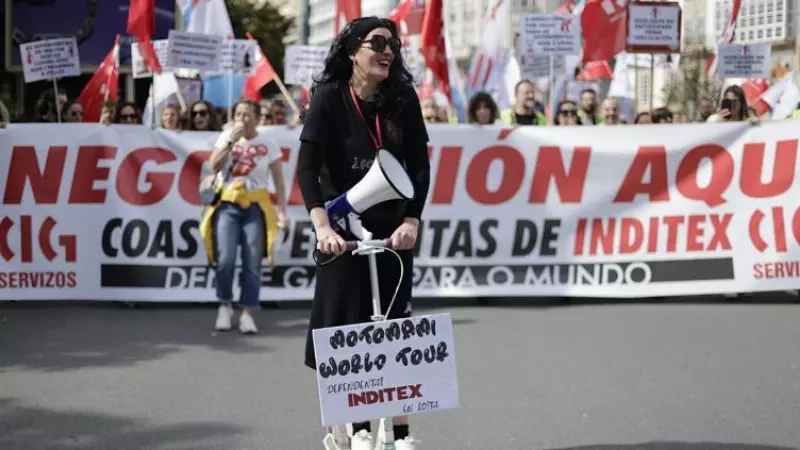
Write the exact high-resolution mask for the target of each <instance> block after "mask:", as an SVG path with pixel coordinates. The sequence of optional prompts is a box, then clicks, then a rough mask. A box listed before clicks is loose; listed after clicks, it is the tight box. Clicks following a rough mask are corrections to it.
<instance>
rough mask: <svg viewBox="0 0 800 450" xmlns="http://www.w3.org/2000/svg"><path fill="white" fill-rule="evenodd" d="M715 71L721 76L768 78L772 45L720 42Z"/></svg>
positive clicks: (764, 43) (765, 43)
mask: <svg viewBox="0 0 800 450" xmlns="http://www.w3.org/2000/svg"><path fill="white" fill-rule="evenodd" d="M717 58H718V60H717V73H718V74H719V76H720V77H722V78H769V72H770V62H771V59H772V46H771V45H770V44H769V43H768V42H762V43H758V44H720V45H719V47H718V49H717Z"/></svg>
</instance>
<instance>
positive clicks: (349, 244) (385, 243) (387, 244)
mask: <svg viewBox="0 0 800 450" xmlns="http://www.w3.org/2000/svg"><path fill="white" fill-rule="evenodd" d="M359 244H361V245H364V246H367V247H384V248H388V249H391V248H392V240H391V239H376V240H370V241H345V243H344V245H345V249H347V251H348V252H352V251H353V250H355V249H357V248H358V247H359Z"/></svg>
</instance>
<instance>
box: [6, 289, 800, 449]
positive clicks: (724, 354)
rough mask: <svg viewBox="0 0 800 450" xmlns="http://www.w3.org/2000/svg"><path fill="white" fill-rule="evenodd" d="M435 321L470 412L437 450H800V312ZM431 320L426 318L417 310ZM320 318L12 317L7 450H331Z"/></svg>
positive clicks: (429, 429)
mask: <svg viewBox="0 0 800 450" xmlns="http://www.w3.org/2000/svg"><path fill="white" fill-rule="evenodd" d="M704 301H705V303H699V302H695V303H689V302H685V301H682V302H681V303H672V304H657V303H648V304H602V303H594V302H588V303H584V304H580V305H570V306H554V305H550V306H547V305H539V306H527V307H526V306H520V304H521V303H515V302H507V303H505V304H503V305H495V304H493V305H489V306H475V305H474V303H473V304H472V306H463V305H462V306H451V305H448V306H447V307H444V306H441V305H438V306H434V307H428V308H425V311H426V312H433V311H443V310H446V311H450V312H451V313H452V314H453V318H454V321H455V323H456V329H455V332H456V354H457V362H458V369H459V386H460V391H461V407H460V408H459V409H456V410H452V411H444V412H438V413H432V414H426V415H420V416H417V417H416V418H415V419H414V421H413V423H414V427H415V430H416V434H417V435H418V437H419V439H421V440H422V442H423V444H424V449H425V450H455V449H481V450H484V449H486V450H500V449H526V450H527V449H543V450H545V449H546V450H589V449H598V450H611V449H619V450H634V449H642V450H689V449H693V450H695V449H696V450H783V449H795V448H799V447H800V305H798V304H797V303H796V301H797V299H796V298H793V297H788V296H785V295H784V294H765V295H762V296H759V297H753V298H748V299H747V300H746V301H747V303H744V301H743V300H742V299H739V300H738V301H736V302H734V303H730V302H727V301H724V300H722V299H712V300H704ZM419 312H422V311H418V313H419ZM307 314H308V309H307V308H305V307H299V306H292V307H286V306H282V307H280V308H278V309H265V310H263V311H261V312H260V313H259V315H258V323H259V325H260V328H261V333H260V334H259V335H257V336H253V337H245V336H241V335H239V334H238V333H225V334H218V333H215V332H213V330H212V325H213V320H214V316H215V311H214V309H213V308H212V307H209V306H180V305H178V306H176V305H169V306H149V307H143V308H140V309H127V308H125V307H122V306H120V305H111V304H98V305H81V304H69V305H53V304H40V303H14V304H0V342H2V348H1V349H0V449H3V450H54V449H80V450H88V449H98V450H112V449H113V450H134V449H136V450H140V449H148V450H162V449H163V450H166V449H170V450H183V449H186V450H189V449H191V450H212V449H213V450H218V449H236V450H249V449H276V450H301V449H321V448H322V445H321V439H322V437H323V429H322V427H321V426H320V425H319V424H320V417H319V407H318V402H317V393H316V387H315V386H316V385H315V378H314V373H313V372H312V371H311V370H309V369H306V368H305V367H303V365H302V354H303V345H304V339H305V331H306V319H307Z"/></svg>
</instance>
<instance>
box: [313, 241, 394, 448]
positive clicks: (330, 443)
mask: <svg viewBox="0 0 800 450" xmlns="http://www.w3.org/2000/svg"><path fill="white" fill-rule="evenodd" d="M361 234H362V235H363V236H364V240H362V241H347V242H346V243H345V244H346V248H347V251H350V252H351V253H352V254H353V255H366V257H367V261H368V262H369V278H370V285H371V286H370V287H371V291H372V317H371V318H370V319H371V320H372V321H373V322H381V321H384V320H386V315H385V314H384V313H383V311H382V308H381V294H380V288H379V284H378V262H377V258H376V257H375V255H376V254H378V253H381V252H384V251H389V252H392V253H394V255H395V256H397V261H398V263H399V264H400V279H399V280H398V281H397V287H396V288H395V291H394V295H393V296H392V301H391V303H389V308H388V309H387V313H388V312H389V311H391V310H392V306H393V305H394V300H395V298H396V297H397V292H398V291H399V290H400V283H401V280H402V279H403V261H402V260H401V259H400V255H399V254H398V253H397V252H395V251H394V250H393V249H392V248H391V247H392V243H391V240H389V239H381V240H371V239H370V238H371V237H372V233H370V232H368V231H366V230H364V229H363V228H362V233H361ZM317 259H318V254H317V253H316V252H315V257H314V260H315V261H316V262H317V265H324V264H326V263H329V262H331V261H332V259H330V260H328V261H326V262H324V263H321V262H320V261H318V260H317ZM352 436H353V431H352V426H351V425H350V424H347V425H346V426H343V425H334V426H333V427H329V429H328V434H327V435H326V436H325V439H323V440H322V443H323V445H325V449H326V450H349V449H350V438H352ZM394 442H395V439H394V421H393V420H392V418H391V417H384V418H382V419H380V423H379V427H378V434H377V436H376V438H375V450H395V445H394Z"/></svg>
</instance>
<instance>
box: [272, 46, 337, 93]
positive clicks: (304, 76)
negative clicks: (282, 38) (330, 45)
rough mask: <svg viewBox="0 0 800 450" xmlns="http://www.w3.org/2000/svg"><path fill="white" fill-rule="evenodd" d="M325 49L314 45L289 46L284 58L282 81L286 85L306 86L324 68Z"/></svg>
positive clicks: (326, 51)
mask: <svg viewBox="0 0 800 450" xmlns="http://www.w3.org/2000/svg"><path fill="white" fill-rule="evenodd" d="M327 55H328V49H327V48H326V47H318V46H314V45H289V46H287V47H286V53H285V57H284V65H283V66H284V74H285V76H284V81H285V82H286V84H293V85H296V86H308V85H310V84H312V82H313V81H314V76H315V75H316V74H318V73H320V72H322V70H323V69H324V68H325V57H326V56H327Z"/></svg>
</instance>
